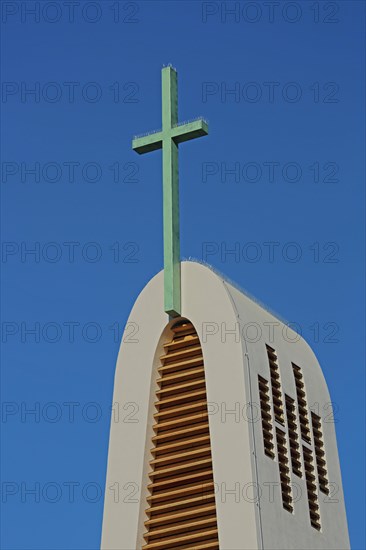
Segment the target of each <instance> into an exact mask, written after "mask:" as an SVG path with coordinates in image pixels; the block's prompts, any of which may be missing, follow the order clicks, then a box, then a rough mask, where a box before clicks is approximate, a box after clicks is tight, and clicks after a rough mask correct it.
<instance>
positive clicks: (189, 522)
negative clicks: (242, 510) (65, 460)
mask: <svg viewBox="0 0 366 550" xmlns="http://www.w3.org/2000/svg"><path fill="white" fill-rule="evenodd" d="M172 331H173V334H174V336H173V339H172V341H171V342H169V343H167V344H165V345H164V352H165V353H164V355H163V356H162V357H161V358H160V359H161V367H159V368H158V373H159V374H158V376H159V378H158V380H157V384H158V389H157V391H156V397H157V401H156V402H155V408H156V413H155V414H154V422H155V423H154V425H153V430H154V435H153V437H152V449H151V454H152V460H150V466H151V471H150V473H149V478H150V482H149V484H148V490H149V493H150V494H149V496H148V497H147V502H148V506H149V507H148V508H147V510H145V512H146V516H147V520H146V521H145V527H146V533H145V534H144V539H145V541H146V544H145V545H144V546H143V547H142V550H182V549H183V548H184V549H188V548H190V549H195V550H206V549H207V550H209V549H210V550H219V542H218V528H217V516H216V504H215V488H214V481H213V469H212V457H211V441H210V431H209V423H208V410H207V395H206V382H205V372H204V367H203V355H202V348H201V345H200V342H199V338H198V336H197V333H196V331H195V329H194V327H193V325H192V324H191V323H190V322H188V321H181V322H179V323H178V324H176V325H175V326H173V327H172Z"/></svg>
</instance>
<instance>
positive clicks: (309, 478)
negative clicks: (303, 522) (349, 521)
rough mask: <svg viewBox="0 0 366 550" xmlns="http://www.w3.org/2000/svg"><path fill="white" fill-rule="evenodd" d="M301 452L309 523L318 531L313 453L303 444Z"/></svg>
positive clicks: (318, 521) (319, 527)
mask: <svg viewBox="0 0 366 550" xmlns="http://www.w3.org/2000/svg"><path fill="white" fill-rule="evenodd" d="M303 454H304V467H305V478H306V487H307V493H308V503H309V514H310V523H311V525H312V526H313V527H314V529H317V530H318V531H320V529H321V525H320V513H319V503H318V494H317V491H316V484H315V475H314V464H313V462H314V460H313V453H312V451H311V449H308V447H305V445H303Z"/></svg>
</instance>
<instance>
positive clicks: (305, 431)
mask: <svg viewBox="0 0 366 550" xmlns="http://www.w3.org/2000/svg"><path fill="white" fill-rule="evenodd" d="M292 370H293V373H294V377H295V385H296V395H297V406H298V409H299V420H300V430H301V437H302V438H303V439H304V440H305V441H306V442H307V443H310V442H311V439H310V428H309V417H308V409H307V403H306V394H305V384H304V378H303V375H302V372H301V369H300V367H298V366H296V365H294V364H293V363H292Z"/></svg>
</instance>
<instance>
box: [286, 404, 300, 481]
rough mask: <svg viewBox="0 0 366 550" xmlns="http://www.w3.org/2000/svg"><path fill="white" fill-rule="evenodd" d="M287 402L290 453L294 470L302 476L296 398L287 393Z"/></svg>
mask: <svg viewBox="0 0 366 550" xmlns="http://www.w3.org/2000/svg"><path fill="white" fill-rule="evenodd" d="M285 402H286V417H287V426H288V436H289V440H290V455H291V465H292V471H293V473H294V474H296V475H297V476H299V477H302V472H301V455H300V445H299V436H298V434H297V424H296V412H295V400H294V399H292V397H290V396H289V395H287V394H285Z"/></svg>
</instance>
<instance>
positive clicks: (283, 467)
mask: <svg viewBox="0 0 366 550" xmlns="http://www.w3.org/2000/svg"><path fill="white" fill-rule="evenodd" d="M276 440H277V456H278V466H279V469H280V479H281V493H282V504H283V507H284V508H285V509H286V510H288V511H289V512H292V511H293V505H292V494H291V485H290V481H291V480H290V475H289V474H290V468H289V467H288V458H287V448H286V434H285V432H283V431H282V430H280V429H279V428H276Z"/></svg>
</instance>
